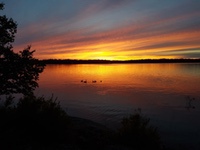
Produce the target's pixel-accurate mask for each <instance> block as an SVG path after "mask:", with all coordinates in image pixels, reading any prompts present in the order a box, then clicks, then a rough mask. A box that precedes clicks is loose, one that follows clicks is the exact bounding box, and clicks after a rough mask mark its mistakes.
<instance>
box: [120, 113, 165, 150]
mask: <svg viewBox="0 0 200 150" xmlns="http://www.w3.org/2000/svg"><path fill="white" fill-rule="evenodd" d="M149 122H150V119H149V118H147V117H145V116H143V115H142V114H141V110H140V109H138V110H137V111H136V112H135V114H132V115H130V116H129V117H125V118H123V120H122V122H121V123H122V127H121V128H120V129H119V131H118V138H119V139H118V140H119V143H121V144H123V145H125V146H127V147H131V148H133V149H136V150H137V149H139V150H141V149H142V150H143V149H154V150H157V149H161V142H160V137H159V134H158V132H157V129H156V127H153V126H150V125H149Z"/></svg>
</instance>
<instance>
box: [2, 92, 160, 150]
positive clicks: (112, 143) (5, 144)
mask: <svg viewBox="0 0 200 150" xmlns="http://www.w3.org/2000/svg"><path fill="white" fill-rule="evenodd" d="M0 102H1V106H0V118H1V124H0V133H1V134H0V145H1V149H2V150H4V149H10V150H12V149H15V150H16V149H22V150H23V149H25V150H26V149H29V150H30V149H31V150H36V149H37V150H40V149H43V150H44V149H52V150H55V149H57V150H68V149H69V150H74V149H78V150H79V149H80V150H81V149H99V150H100V149H101V150H102V149H105V150H107V149H113V150H119V149H125V150H126V149H127V150H129V149H136V150H137V149H140V150H141V149H154V150H156V149H158V150H159V149H163V145H162V143H161V141H160V137H159V134H158V132H157V130H156V128H155V127H152V126H150V125H149V121H150V120H149V119H148V118H146V117H144V116H142V114H141V113H140V111H136V113H135V114H133V115H131V116H130V117H128V118H124V119H123V120H122V124H121V127H120V128H119V129H118V130H115V131H113V130H111V129H108V128H107V127H105V126H103V125H101V124H98V123H95V122H93V121H90V120H86V119H81V118H76V117H70V116H68V115H67V114H66V112H65V111H64V110H63V109H62V108H61V107H60V104H59V102H57V101H56V100H55V99H53V98H50V99H48V100H46V99H44V98H43V97H39V98H37V97H35V96H28V97H24V98H21V99H19V101H18V102H17V103H15V104H14V102H13V98H12V97H7V98H6V100H1V101H0Z"/></svg>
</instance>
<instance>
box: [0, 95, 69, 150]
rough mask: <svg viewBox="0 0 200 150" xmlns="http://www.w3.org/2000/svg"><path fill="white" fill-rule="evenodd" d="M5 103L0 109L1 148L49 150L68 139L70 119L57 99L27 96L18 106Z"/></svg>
mask: <svg viewBox="0 0 200 150" xmlns="http://www.w3.org/2000/svg"><path fill="white" fill-rule="evenodd" d="M9 101H10V100H9ZM5 104H6V103H4V105H2V106H1V107H0V118H1V124H0V133H1V134H0V145H1V147H2V148H3V147H4V148H7V149H9V148H15V149H17V148H24V147H25V148H36V149H40V148H41V147H49V148H52V147H53V146H56V147H58V146H59V145H61V144H62V143H66V141H67V139H68V138H69V137H68V132H69V130H68V129H69V125H70V119H69V117H68V115H67V114H66V113H65V111H64V110H63V109H61V107H60V105H59V103H58V102H57V101H56V99H53V98H50V99H48V100H45V99H44V97H39V98H36V97H35V96H26V97H24V98H21V99H20V100H19V102H18V103H17V105H14V106H11V105H5ZM10 104H11V103H10Z"/></svg>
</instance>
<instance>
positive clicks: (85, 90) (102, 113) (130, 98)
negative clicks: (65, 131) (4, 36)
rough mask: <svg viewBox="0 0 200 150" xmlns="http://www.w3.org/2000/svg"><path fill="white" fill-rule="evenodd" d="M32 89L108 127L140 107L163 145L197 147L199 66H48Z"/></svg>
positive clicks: (199, 138)
mask: <svg viewBox="0 0 200 150" xmlns="http://www.w3.org/2000/svg"><path fill="white" fill-rule="evenodd" d="M81 80H83V81H81ZM84 82H87V83H84ZM35 93H36V95H39V96H40V95H44V96H45V97H51V95H52V94H53V95H54V97H57V98H58V100H59V101H60V102H61V105H62V107H63V108H64V109H65V110H66V112H67V113H68V114H69V115H71V116H76V117H82V118H86V119H90V120H93V121H96V122H99V123H101V124H104V125H106V126H108V127H110V128H117V127H119V124H120V120H121V119H122V118H123V117H124V116H129V114H132V113H134V111H135V109H137V108H141V110H142V114H144V115H146V116H147V117H149V118H150V119H151V124H153V125H154V126H157V127H158V130H159V132H160V134H161V137H162V140H163V141H164V142H165V143H167V144H175V145H176V146H177V147H179V148H181V147H182V146H183V147H185V148H188V149H191V148H192V149H200V64H106V65H105V64H102V65H101V64H89V65H86V64H80V65H47V66H46V68H45V70H44V72H43V73H42V74H41V75H40V80H39V88H38V89H37V90H36V92H35ZM188 96H189V97H191V98H192V100H191V99H190V100H189V99H188V98H187V97H188ZM193 98H194V99H193Z"/></svg>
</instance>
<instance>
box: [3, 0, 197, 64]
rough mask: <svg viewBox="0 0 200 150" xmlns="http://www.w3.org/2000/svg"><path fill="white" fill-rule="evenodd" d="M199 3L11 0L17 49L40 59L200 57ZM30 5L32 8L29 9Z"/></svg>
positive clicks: (9, 13)
mask: <svg viewBox="0 0 200 150" xmlns="http://www.w3.org/2000/svg"><path fill="white" fill-rule="evenodd" d="M199 5H200V1H196V0H192V1H186V0H183V1H181V3H180V1H179V0H174V1H162V2H161V1H156V2H153V1H148V0H141V1H138V0H134V1H133V0H123V1H121V0H117V1H116V0H102V1H96V0H86V1H84V2H83V1H81V0H74V1H72V0H66V1H65V2H63V1H58V2H55V1H53V0H49V1H48V2H41V1H40V2H39V1H25V0H20V1H19V2H16V5H15V6H13V2H12V1H11V0H8V1H7V2H6V3H5V10H4V11H3V13H4V14H6V15H7V16H8V17H12V18H13V19H14V20H15V21H17V23H18V33H17V35H16V40H15V43H14V51H20V50H22V49H24V48H25V47H26V46H27V45H31V46H32V49H33V50H34V49H35V50H36V52H35V54H34V56H35V57H36V58H38V59H87V60H88V59H102V60H135V59H160V58H166V59H167V58H170V59H171V58H200V42H199V41H200V10H199V8H198V6H199ZM27 6H33V7H31V8H29V10H28V11H27V10H26V9H27Z"/></svg>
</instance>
